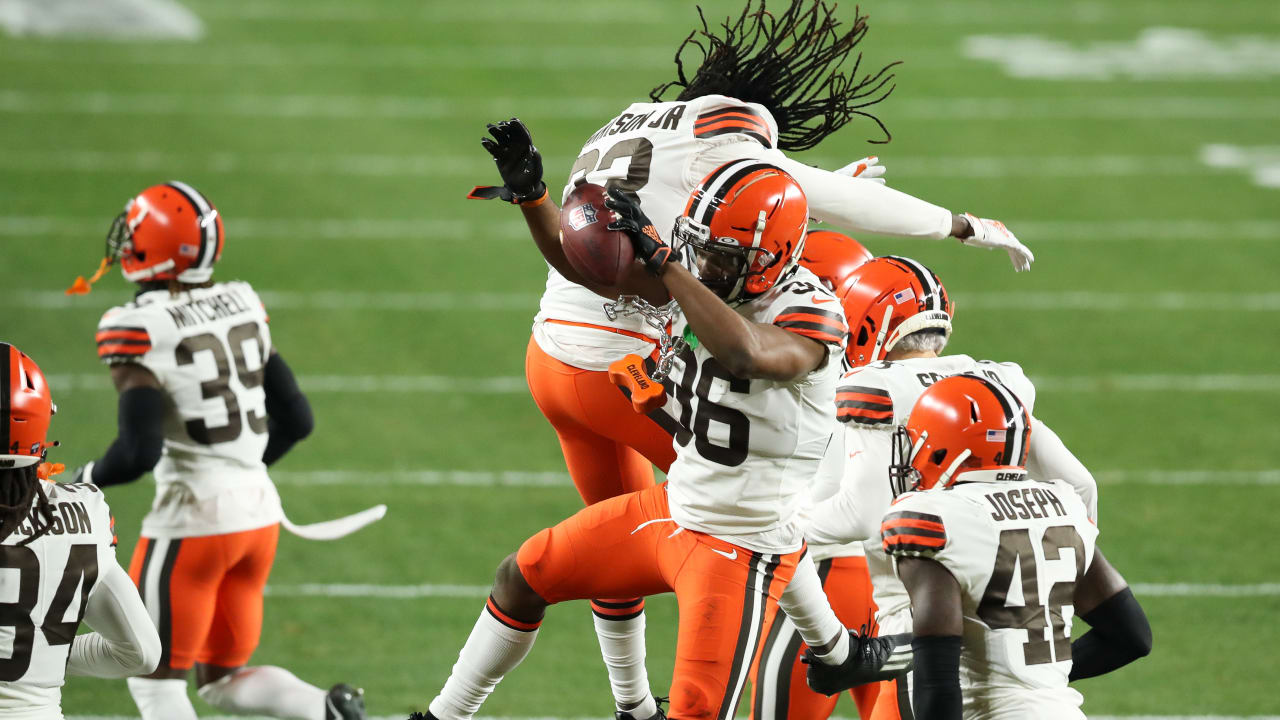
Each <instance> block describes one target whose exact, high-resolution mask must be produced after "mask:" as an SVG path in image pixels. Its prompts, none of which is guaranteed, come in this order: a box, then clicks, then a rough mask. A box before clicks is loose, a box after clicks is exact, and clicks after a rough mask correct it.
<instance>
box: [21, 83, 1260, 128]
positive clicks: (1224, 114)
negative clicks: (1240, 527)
mask: <svg viewBox="0 0 1280 720" xmlns="http://www.w3.org/2000/svg"><path fill="white" fill-rule="evenodd" d="M196 97H197V95H195V94H187V93H162V92H155V93H149V92H134V93H111V92H105V91H83V92H57V91H29V90H15V89H6V90H0V113H10V114H37V115H127V116H175V115H176V116H181V115H200V116H203V117H210V116H229V117H250V118H287V119H295V120H296V119H301V118H328V119H341V118H348V119H359V120H361V121H364V122H367V121H368V120H370V119H372V118H382V119H393V120H395V119H408V120H421V119H438V120H444V119H452V120H455V121H458V120H466V119H467V118H468V117H469V116H474V117H498V116H502V117H505V116H506V115H507V114H510V113H511V112H513V111H514V110H519V112H520V113H521V115H522V116H528V117H537V118H539V119H551V118H556V119H567V120H587V119H595V120H596V121H602V120H607V119H609V118H610V117H612V116H613V114H614V113H616V112H618V111H619V110H621V109H622V106H623V102H622V101H621V100H619V99H616V98H604V97H561V98H555V99H552V98H545V97H542V98H538V97H528V98H516V97H496V98H489V99H485V100H475V99H471V100H467V99H464V98H446V97H420V96H411V95H274V94H272V95H264V94H234V95H218V96H201V97H202V98H203V99H204V100H205V101H206V102H193V99H194V98H196ZM881 114H882V115H883V116H884V117H885V118H886V119H887V120H889V121H890V122H892V121H894V120H921V121H931V122H948V123H953V122H955V121H957V120H985V121H998V120H1015V121H1021V120H1036V119H1049V120H1066V119H1077V120H1078V119H1094V120H1146V119H1159V120H1163V121H1168V120H1174V119H1183V120H1207V119H1216V120H1232V119H1236V120H1257V119H1271V118H1274V117H1276V116H1277V115H1280V98H1270V97H1237V98H1210V97H1203V96H1170V95H1157V96H1149V97H1143V96H1131V97H1087V98H1073V97H1047V98H1036V99H1034V100H1032V99H1029V98H1016V97H972V98H941V99H936V100H924V99H903V100H899V101H895V103H894V104H893V106H892V108H891V109H889V108H887V109H886V111H884V112H882V113H881Z"/></svg>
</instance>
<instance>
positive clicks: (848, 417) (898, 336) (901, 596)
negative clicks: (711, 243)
mask: <svg viewBox="0 0 1280 720" xmlns="http://www.w3.org/2000/svg"><path fill="white" fill-rule="evenodd" d="M847 287H848V292H847V293H846V294H845V295H844V297H843V298H842V304H843V307H844V310H845V313H846V316H847V317H849V318H850V321H849V327H850V336H849V342H848V344H847V347H846V359H847V362H848V363H849V364H850V365H851V366H853V368H852V369H851V370H850V371H849V372H847V373H846V374H845V375H844V377H843V378H842V379H841V381H840V385H839V387H838V388H837V392H836V404H837V417H838V419H839V420H840V421H841V422H842V423H844V426H845V428H846V431H845V433H844V434H843V440H844V448H843V453H844V454H845V456H846V457H847V460H846V466H845V470H844V473H843V475H842V476H838V477H840V479H839V481H838V482H836V483H835V484H834V485H832V486H829V487H825V488H818V489H816V490H815V497H816V498H818V501H817V502H816V503H814V504H812V505H811V506H809V507H808V508H807V509H806V516H805V520H804V524H805V535H806V537H807V538H808V540H809V541H810V542H811V543H813V544H814V545H815V546H837V545H843V544H845V543H850V542H856V541H859V540H866V541H868V542H866V543H865V545H864V547H865V550H866V559H867V565H868V569H869V570H870V573H871V579H872V584H873V587H874V599H875V605H876V608H877V616H876V624H877V625H878V627H879V630H880V633H881V635H882V636H885V638H884V642H883V644H882V646H881V648H880V649H881V650H883V651H884V652H888V651H889V650H894V651H895V654H894V655H893V656H892V657H888V658H885V657H883V656H881V657H880V660H881V661H884V662H885V663H886V664H885V667H884V672H882V673H879V676H880V677H884V678H892V680H891V681H890V682H886V683H885V684H884V685H883V686H882V689H881V692H880V696H879V698H878V700H877V702H876V704H875V709H874V715H873V717H874V718H876V720H881V719H884V720H890V719H892V720H897V718H899V713H900V712H901V711H902V710H903V709H905V708H908V707H910V701H909V699H908V695H907V693H908V692H909V682H908V681H907V680H905V679H901V680H900V679H898V678H899V676H901V674H902V672H904V671H905V669H906V668H907V667H908V664H909V661H910V646H909V644H907V645H900V646H898V647H896V648H895V647H894V645H893V641H892V639H893V638H896V639H897V640H898V641H900V642H908V637H909V636H906V635H905V633H909V632H910V631H911V613H910V608H909V605H908V601H907V595H906V591H905V590H904V588H903V587H902V583H901V582H899V581H898V579H897V578H896V577H895V575H894V573H893V568H892V564H891V562H890V561H889V559H888V557H886V555H885V554H884V552H883V551H882V549H881V547H880V543H879V541H878V531H879V521H880V516H882V515H883V513H884V512H885V510H886V509H888V507H889V505H890V503H891V501H892V496H891V494H890V490H889V485H888V483H887V482H886V481H885V477H884V468H885V467H887V466H888V462H889V453H890V446H891V443H890V442H889V440H890V437H891V435H892V431H893V429H894V428H895V427H896V426H897V425H899V424H902V423H904V422H906V419H907V416H908V415H909V414H910V412H911V408H912V406H913V405H914V404H915V402H916V399H917V398H919V397H920V395H921V393H923V392H924V391H925V390H926V389H927V388H928V387H929V386H930V385H932V384H933V383H935V382H937V381H938V380H941V379H942V378H944V377H949V376H951V375H956V374H960V373H975V374H979V375H982V376H984V377H987V378H989V379H992V380H994V381H997V382H999V383H1001V385H1002V386H1005V387H1008V388H1011V389H1012V391H1013V392H1014V394H1016V395H1017V396H1018V398H1019V399H1020V401H1021V402H1022V403H1023V406H1024V407H1026V408H1027V410H1028V412H1032V408H1033V406H1034V403H1035V386H1034V385H1032V383H1031V381H1030V380H1028V379H1027V377H1026V375H1025V374H1023V372H1022V369H1021V368H1020V367H1019V366H1018V365H1016V364H1014V363H997V362H990V361H985V360H981V361H979V360H974V359H973V358H971V357H969V356H967V355H942V354H941V353H942V350H943V349H944V348H945V346H946V343H947V341H948V339H949V338H950V335H951V328H952V325H951V319H952V315H953V313H954V304H953V303H952V301H951V297H950V295H949V294H948V293H947V290H946V288H945V287H944V286H943V284H942V282H941V281H940V280H939V279H938V277H937V275H935V274H934V273H933V272H932V271H930V270H929V269H928V268H927V267H925V266H924V265H923V264H921V263H919V262H917V261H915V260H912V259H910V258H905V257H894V256H889V257H881V258H876V259H874V260H871V261H869V262H867V263H865V264H863V265H861V266H859V267H858V268H856V269H855V270H854V271H853V272H852V274H851V277H850V279H849V281H848V284H847ZM1031 423H1032V425H1033V426H1034V427H1035V432H1034V433H1032V435H1031V442H1030V445H1029V448H1028V450H1029V455H1028V465H1027V468H1028V470H1029V471H1030V473H1031V476H1032V477H1034V478H1037V479H1056V480H1064V481H1066V482H1067V483H1068V484H1069V485H1070V486H1071V487H1072V488H1074V490H1075V492H1076V493H1077V494H1078V495H1079V496H1080V498H1081V500H1082V502H1083V503H1084V505H1085V507H1086V508H1087V510H1088V511H1089V516H1090V518H1096V510H1097V483H1096V482H1095V481H1094V479H1093V476H1092V475H1091V474H1090V473H1089V471H1088V469H1087V468H1085V466H1084V465H1083V464H1081V462H1080V461H1079V460H1078V459H1076V457H1075V456H1074V455H1073V454H1072V453H1071V451H1070V450H1068V449H1067V448H1066V446H1065V445H1064V444H1063V443H1062V440H1061V439H1059V438H1058V436H1057V435H1056V434H1055V433H1054V432H1053V431H1052V430H1051V429H1050V428H1049V427H1048V426H1046V425H1045V424H1044V423H1043V422H1041V421H1040V420H1039V419H1037V418H1035V417H1034V416H1033V417H1032V419H1031ZM824 477H825V476H824ZM855 642H856V643H858V647H863V645H862V643H865V639H863V638H860V639H858V640H855ZM863 649H865V648H863ZM862 657H863V656H862V653H861V652H853V653H850V655H849V659H850V662H860V661H861V658H862ZM844 670H848V668H847V667H846V668H844ZM840 672H841V670H840V669H830V670H828V669H827V668H823V667H818V666H817V665H811V666H810V669H809V682H810V685H811V686H812V687H814V688H815V689H817V690H819V691H822V692H824V693H827V694H833V693H835V692H838V691H840V690H842V689H844V688H846V687H849V685H848V684H845V683H843V682H841V681H840V680H839V677H840ZM908 717H909V716H908Z"/></svg>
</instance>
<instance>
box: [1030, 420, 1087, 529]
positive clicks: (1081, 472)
mask: <svg viewBox="0 0 1280 720" xmlns="http://www.w3.org/2000/svg"><path fill="white" fill-rule="evenodd" d="M1027 472H1028V473H1029V474H1030V475H1031V477H1032V478H1034V479H1036V480H1062V481H1064V482H1066V483H1067V484H1068V485H1070V486H1071V487H1072V488H1073V489H1074V490H1075V491H1076V494H1077V495H1079V496H1080V499H1081V500H1082V501H1083V502H1084V507H1085V510H1087V511H1088V513H1089V519H1090V520H1092V521H1094V522H1095V523H1096V522H1097V521H1098V483H1097V481H1096V480H1094V479H1093V475H1092V474H1091V473H1090V472H1089V468H1086V467H1085V466H1084V463H1082V462H1080V461H1079V460H1078V459H1076V456H1075V455H1073V454H1071V451H1070V450H1068V449H1067V446H1066V445H1065V444H1063V442H1062V439H1061V438H1059V437H1058V436H1057V434H1055V433H1054V432H1053V430H1050V429H1049V426H1048V425H1045V424H1044V423H1042V422H1040V421H1039V420H1037V419H1035V418H1034V417H1033V418H1031V447H1030V448H1029V452H1028V453H1027Z"/></svg>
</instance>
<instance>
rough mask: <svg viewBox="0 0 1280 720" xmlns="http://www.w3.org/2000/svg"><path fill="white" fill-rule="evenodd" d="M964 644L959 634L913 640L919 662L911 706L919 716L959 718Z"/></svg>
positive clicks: (912, 685)
mask: <svg viewBox="0 0 1280 720" xmlns="http://www.w3.org/2000/svg"><path fill="white" fill-rule="evenodd" d="M961 646H962V645H961V640H960V637H959V636H958V635H948V636H937V635H931V636H926V637H917V638H915V639H914V640H912V641H911V648H912V650H913V651H914V655H915V662H916V665H915V677H914V678H913V682H912V684H911V690H912V696H913V697H912V700H911V708H912V711H913V712H914V714H915V716H916V717H918V718H930V719H931V720H960V717H961V714H960V713H961V708H962V706H963V698H962V696H961V694H960V648H961Z"/></svg>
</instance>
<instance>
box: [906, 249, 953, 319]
mask: <svg viewBox="0 0 1280 720" xmlns="http://www.w3.org/2000/svg"><path fill="white" fill-rule="evenodd" d="M893 258H894V259H895V260H898V261H900V262H901V263H902V264H903V265H906V266H907V267H908V268H910V269H911V272H913V273H914V274H915V276H916V279H917V280H919V281H920V284H921V285H922V286H924V291H925V295H926V297H927V298H928V303H929V307H928V309H929V310H945V309H946V308H945V307H943V304H942V286H941V285H939V284H938V281H937V279H936V278H934V276H933V272H931V271H930V270H929V268H927V267H925V266H924V265H921V264H920V263H918V262H916V261H915V260H912V259H911V258H909V257H902V256H901V255H894V256H893Z"/></svg>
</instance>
